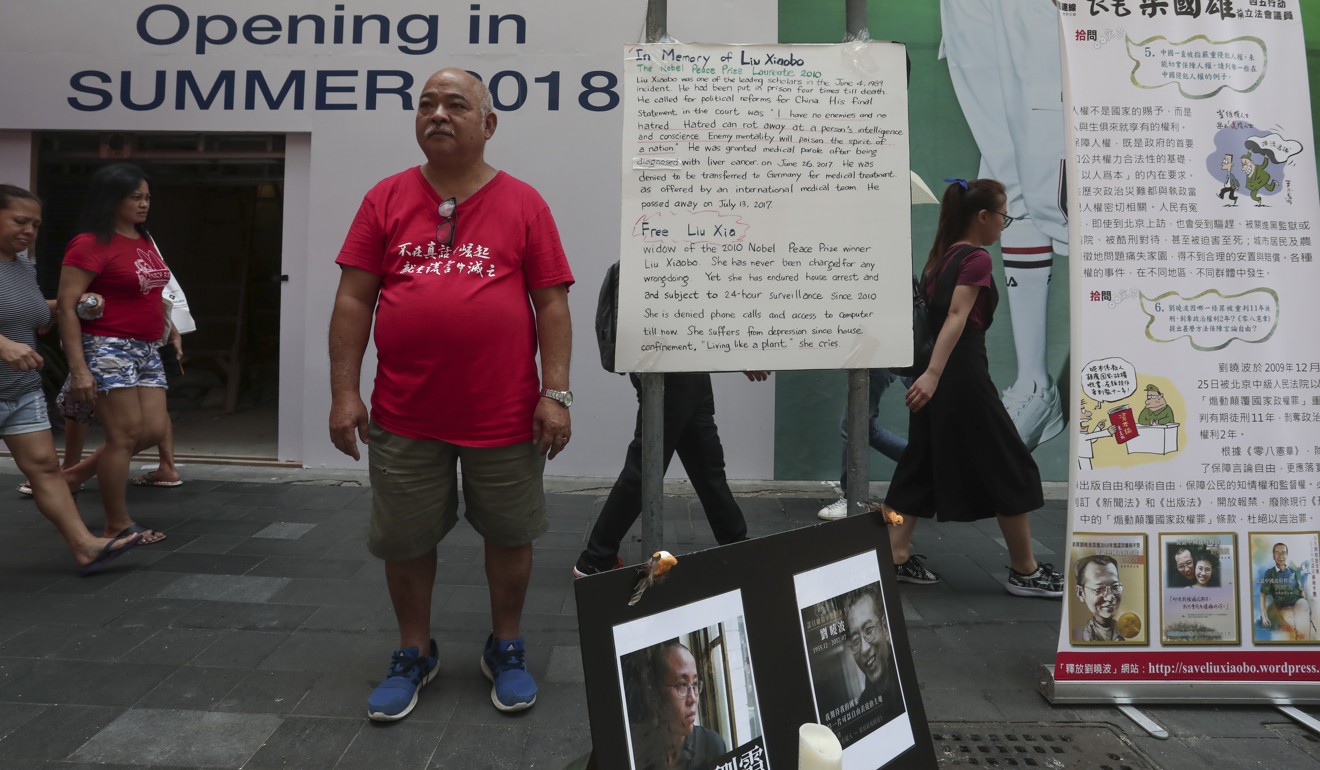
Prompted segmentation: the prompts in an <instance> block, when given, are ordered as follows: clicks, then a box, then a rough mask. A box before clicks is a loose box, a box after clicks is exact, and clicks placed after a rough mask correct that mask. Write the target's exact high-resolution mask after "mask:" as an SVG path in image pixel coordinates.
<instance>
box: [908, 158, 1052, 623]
mask: <svg viewBox="0 0 1320 770" xmlns="http://www.w3.org/2000/svg"><path fill="white" fill-rule="evenodd" d="M946 181H948V182H950V183H951V184H950V185H949V188H948V189H947V190H945V192H944V199H943V201H942V202H941V204H940V219H939V226H938V230H937V231H936V234H935V243H934V245H933V246H932V247H931V250H930V256H929V258H928V259H927V260H926V266H925V268H924V269H923V270H922V276H921V278H922V288H923V289H924V290H925V293H926V300H927V302H929V303H930V315H929V318H930V322H931V328H932V329H936V328H938V334H937V336H936V339H935V348H934V350H933V351H932V352H931V356H930V363H929V364H928V365H927V368H926V371H925V372H924V373H923V374H921V375H920V376H919V377H917V379H916V380H915V381H914V382H913V383H912V387H910V388H908V391H907V397H906V401H907V407H908V409H909V410H911V415H910V417H909V423H908V446H907V450H906V451H905V452H904V453H903V456H902V458H901V459H900V460H899V461H898V468H897V469H895V471H894V477H893V480H892V481H891V482H890V485H889V494H888V495H887V496H886V498H885V503H886V504H887V505H888V506H890V507H891V508H893V509H894V510H896V511H898V512H899V513H902V514H905V518H904V520H903V523H902V524H901V525H899V526H897V527H892V528H890V530H889V532H890V538H889V540H890V547H891V549H892V551H893V555H894V563H895V571H896V573H897V578H898V580H900V581H903V582H908V583H935V582H938V581H939V579H940V578H939V576H938V575H936V574H935V573H933V572H931V571H930V570H929V569H926V567H925V566H924V565H923V564H922V563H921V561H920V557H918V556H915V555H913V554H912V553H911V548H912V535H913V532H914V530H915V528H916V524H917V518H930V517H932V516H937V517H938V518H939V520H940V521H978V520H980V519H988V518H992V517H993V518H995V519H997V520H998V523H999V529H1000V531H1001V532H1002V533H1003V535H1004V541H1005V542H1006V543H1007V545H1008V554H1009V559H1010V561H1011V562H1012V565H1011V566H1010V567H1009V577H1008V582H1007V583H1006V587H1007V588H1008V591H1009V593H1012V594H1014V595H1016V596H1044V597H1050V598H1059V597H1061V596H1063V576H1062V575H1060V574H1059V573H1057V572H1055V571H1054V569H1053V567H1052V566H1051V565H1049V564H1040V563H1037V561H1036V558H1035V555H1034V554H1033V553H1032V548H1031V527H1030V524H1029V523H1028V521H1027V515H1026V514H1027V512H1028V511H1032V510H1035V509H1037V508H1040V507H1041V506H1043V505H1044V504H1045V499H1044V495H1043V493H1042V490H1041V484H1040V471H1039V470H1038V469H1037V467H1036V461H1035V460H1033V459H1032V457H1031V452H1030V450H1028V449H1027V447H1026V445H1025V444H1023V443H1022V439H1021V438H1020V437H1019V436H1018V431H1017V429H1016V428H1015V427H1014V425H1013V421H1012V419H1010V418H1009V416H1008V412H1007V411H1005V409H1004V405H1003V403H1002V402H1001V400H1000V398H999V391H998V389H996V388H995V384H994V382H993V381H991V379H990V366H989V362H988V360H987V358H986V351H985V331H986V329H988V328H990V324H991V322H993V320H994V316H995V306H996V305H997V304H998V302H999V292H998V290H997V289H996V288H995V283H994V278H993V276H992V273H991V262H990V253H989V252H987V251H986V250H985V247H986V246H989V245H990V244H992V243H994V242H995V241H997V240H999V235H1000V233H1002V232H1003V231H1004V229H1005V228H1006V227H1008V226H1009V225H1010V224H1012V222H1013V219H1012V217H1009V216H1008V214H1006V213H1004V212H1005V211H1006V209H1005V208H1004V206H1005V203H1006V202H1007V197H1006V195H1005V192H1004V185H1003V184H1001V183H999V182H997V181H995V180H993V179H974V180H972V181H970V182H969V181H967V180H965V179H949V180H946ZM950 291H951V293H950Z"/></svg>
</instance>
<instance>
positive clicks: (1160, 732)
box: [1118, 705, 1169, 741]
mask: <svg viewBox="0 0 1320 770" xmlns="http://www.w3.org/2000/svg"><path fill="white" fill-rule="evenodd" d="M1118 710H1119V711H1121V712H1123V716H1125V717H1127V718H1128V719H1131V720H1132V721H1133V722H1136V723H1137V726H1138V727H1140V728H1141V729H1143V730H1145V731H1146V732H1147V733H1148V734H1149V735H1150V737H1152V738H1158V739H1159V740H1162V741H1167V740H1169V731H1168V730H1165V729H1164V728H1163V727H1160V724H1159V722H1156V721H1155V720H1154V719H1151V718H1150V717H1149V716H1147V715H1146V712H1144V711H1142V710H1141V709H1139V708H1137V707H1136V706H1128V705H1120V706H1119V707H1118Z"/></svg>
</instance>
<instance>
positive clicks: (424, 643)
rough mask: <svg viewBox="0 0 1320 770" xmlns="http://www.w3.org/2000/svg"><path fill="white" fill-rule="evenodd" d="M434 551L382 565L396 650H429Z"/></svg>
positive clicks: (427, 652) (433, 586) (426, 652)
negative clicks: (395, 627) (396, 636)
mask: <svg viewBox="0 0 1320 770" xmlns="http://www.w3.org/2000/svg"><path fill="white" fill-rule="evenodd" d="M435 563H436V553H435V548H431V549H430V550H429V551H427V552H426V553H424V554H422V555H421V556H418V557H416V558H414V559H405V560H402V561H386V562H385V585H386V587H387V588H389V591H390V604H392V605H393V606H394V619H395V620H396V621H397V622H398V624H399V648H400V649H407V648H409V647H416V648H417V650H418V651H419V653H420V654H422V655H429V654H430V652H429V651H430V649H431V594H432V592H433V591H434V590H435Z"/></svg>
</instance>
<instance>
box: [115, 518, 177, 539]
mask: <svg viewBox="0 0 1320 770" xmlns="http://www.w3.org/2000/svg"><path fill="white" fill-rule="evenodd" d="M152 532H155V533H156V534H157V535H160V537H158V538H156V539H155V540H147V541H146V542H143V543H142V545H155V544H156V543H159V542H160V541H162V540H164V539H165V533H164V532H161V531H160V530H158V529H152V528H151V527H144V526H142V525H141V524H138V523H137V522H136V521H135V522H133V523H132V524H129V525H128V526H127V527H124V528H123V529H121V530H119V534H117V535H115V539H116V540H117V539H119V538H121V537H128V536H129V535H141V536H142V538H143V539H144V540H146V537H147V535H150V534H151V533H152Z"/></svg>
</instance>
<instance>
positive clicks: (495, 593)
mask: <svg viewBox="0 0 1320 770" xmlns="http://www.w3.org/2000/svg"><path fill="white" fill-rule="evenodd" d="M531 578H532V544H531V543H527V544H526V545H519V546H514V547H512V548H509V547H507V546H502V545H496V544H495V543H492V542H491V541H489V540H487V541H486V582H487V583H488V584H489V585H490V620H491V629H492V630H493V631H494V632H495V638H496V639H517V638H518V637H519V636H522V631H521V628H522V611H523V602H524V601H526V599H527V584H528V582H530V581H531Z"/></svg>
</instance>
